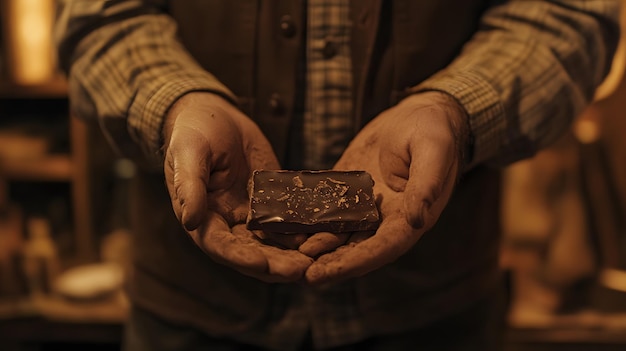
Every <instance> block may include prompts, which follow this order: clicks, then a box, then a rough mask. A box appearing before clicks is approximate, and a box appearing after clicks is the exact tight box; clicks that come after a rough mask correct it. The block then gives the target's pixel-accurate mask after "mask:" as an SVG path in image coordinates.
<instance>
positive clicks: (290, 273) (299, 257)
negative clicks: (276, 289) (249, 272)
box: [233, 225, 313, 283]
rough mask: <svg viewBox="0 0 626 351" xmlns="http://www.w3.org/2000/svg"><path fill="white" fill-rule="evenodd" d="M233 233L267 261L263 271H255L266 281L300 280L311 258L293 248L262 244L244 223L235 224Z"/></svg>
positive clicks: (259, 277)
mask: <svg viewBox="0 0 626 351" xmlns="http://www.w3.org/2000/svg"><path fill="white" fill-rule="evenodd" d="M233 234H234V235H235V236H237V238H240V240H241V241H242V242H244V243H246V244H248V245H250V246H252V247H254V248H255V249H257V250H258V251H259V252H261V253H262V254H263V256H264V258H265V260H266V262H267V266H266V269H265V271H263V272H256V274H255V275H254V276H255V277H256V278H257V279H260V280H263V281H265V282H268V283H286V282H295V281H298V280H301V279H302V278H303V277H304V272H305V271H306V269H307V268H308V267H309V266H310V265H311V263H312V262H313V260H312V259H311V258H310V257H307V256H305V255H303V254H301V253H300V252H298V251H295V250H284V249H280V248H277V247H274V246H269V245H264V244H263V243H262V242H260V241H259V240H258V239H257V238H256V237H255V235H254V234H253V233H252V232H251V231H249V230H247V229H246V228H245V226H244V225H239V226H235V227H234V228H233Z"/></svg>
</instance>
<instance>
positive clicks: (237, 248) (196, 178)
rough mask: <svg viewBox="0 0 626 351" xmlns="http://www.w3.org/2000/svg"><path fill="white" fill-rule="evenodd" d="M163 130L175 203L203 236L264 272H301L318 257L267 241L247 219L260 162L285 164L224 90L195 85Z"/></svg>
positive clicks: (231, 259)
mask: <svg viewBox="0 0 626 351" xmlns="http://www.w3.org/2000/svg"><path fill="white" fill-rule="evenodd" d="M163 137H164V150H165V161H164V170H165V180H166V184H167V188H168V191H169V194H170V198H171V201H172V207H173V209H174V213H175V214H176V216H177V218H178V220H179V221H180V222H181V223H182V225H183V226H184V227H185V229H186V230H187V232H188V233H189V235H190V236H191V238H192V239H193V240H194V241H195V243H196V244H197V245H198V246H199V247H200V248H201V249H202V250H203V251H204V252H205V253H206V254H207V255H209V256H210V257H211V258H212V259H213V260H214V261H216V262H218V263H221V264H224V265H227V266H230V267H232V268H233V269H235V270H237V271H239V272H241V273H243V274H246V275H249V276H252V277H255V278H257V279H260V280H263V281H266V282H290V281H297V280H299V279H301V278H302V277H303V275H304V272H305V271H306V269H307V268H308V267H309V265H310V264H311V263H312V259H311V258H309V257H307V256H305V255H303V254H302V253H300V252H298V251H296V250H286V249H280V248H277V247H274V246H270V245H266V244H264V243H263V242H262V241H261V240H260V239H259V238H258V237H257V236H256V235H255V234H254V233H252V232H251V231H249V230H247V229H246V227H245V221H246V216H247V212H248V192H247V184H248V179H249V177H250V174H251V172H252V170H254V169H279V168H280V167H279V164H278V160H277V159H276V156H275V154H274V152H273V151H272V147H271V146H270V144H269V142H268V141H267V139H266V138H265V136H264V135H263V134H262V132H261V130H260V129H259V128H258V126H257V125H256V124H255V123H254V122H252V121H251V120H250V119H249V118H248V117H246V116H245V115H244V114H243V113H242V112H241V111H239V110H238V109H237V108H235V107H234V106H233V105H232V104H230V103H229V102H228V101H226V100H225V99H223V98H222V97H220V96H218V95H215V94H212V93H207V92H193V93H188V94H186V95H184V96H183V97H181V98H180V99H179V100H178V101H177V102H176V103H175V104H174V106H173V107H172V108H171V109H170V111H169V113H168V115H167V117H166V120H165V123H164V126H163Z"/></svg>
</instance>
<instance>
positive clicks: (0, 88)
mask: <svg viewBox="0 0 626 351" xmlns="http://www.w3.org/2000/svg"><path fill="white" fill-rule="evenodd" d="M0 97H1V98H14V99H31V98H50V99H55V98H56V99H61V98H65V97H67V81H66V80H65V78H63V77H61V76H59V77H57V78H54V79H53V80H51V81H50V82H47V83H44V84H37V85H22V84H17V83H13V82H10V81H8V80H5V81H0Z"/></svg>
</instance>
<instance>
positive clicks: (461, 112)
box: [405, 90, 473, 173]
mask: <svg viewBox="0 0 626 351" xmlns="http://www.w3.org/2000/svg"><path fill="white" fill-rule="evenodd" d="M411 99H416V100H421V101H422V103H423V102H424V101H428V102H429V103H430V104H433V105H436V106H438V107H440V108H441V109H442V110H443V111H444V113H445V115H446V116H447V117H448V122H449V123H450V128H451V130H452V132H453V135H454V138H455V141H456V148H457V150H458V155H459V163H460V165H459V166H460V167H459V173H461V172H462V171H463V169H464V168H465V167H466V166H467V165H468V164H470V163H471V161H472V150H473V137H472V132H471V128H470V123H469V115H468V113H467V111H466V110H465V108H464V107H463V105H461V103H459V101H458V100H457V99H456V98H454V97H453V96H452V95H450V94H447V93H445V92H443V91H437V90H430V91H423V92H420V93H416V94H412V95H409V96H408V97H407V98H406V99H405V100H409V101H410V100H411Z"/></svg>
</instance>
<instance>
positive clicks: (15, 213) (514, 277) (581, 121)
mask: <svg viewBox="0 0 626 351" xmlns="http://www.w3.org/2000/svg"><path fill="white" fill-rule="evenodd" d="M53 21H54V0H0V349H1V350H8V351H17V350H20V351H22V350H86V349H89V350H119V343H120V340H121V336H122V329H123V327H122V326H123V322H124V319H125V318H126V312H127V307H128V303H127V300H126V297H125V295H124V291H123V287H124V277H125V275H126V274H127V272H128V261H129V249H130V240H129V238H130V235H131V233H130V231H129V229H128V219H127V217H126V209H127V206H128V199H127V191H126V187H127V184H128V182H129V181H130V180H131V179H132V177H133V175H134V166H133V164H132V163H131V162H130V161H128V160H125V159H120V158H117V157H116V156H115V155H114V154H113V153H112V152H111V150H110V149H109V148H108V146H107V144H106V142H105V141H104V140H103V138H102V136H100V134H99V132H98V130H97V128H94V126H89V125H86V124H85V123H84V122H83V121H79V120H77V119H74V118H72V117H71V115H70V111H69V110H68V101H67V84H66V82H65V80H64V79H63V76H62V75H61V74H60V72H59V71H58V69H57V68H56V62H55V55H54V53H53V51H54V50H53V38H52V31H51V28H52V25H53ZM622 22H623V23H626V11H625V12H624V14H623V15H622ZM622 33H623V36H624V37H626V32H625V31H624V30H622ZM624 39H626V38H624ZM624 39H623V40H622V41H623V42H622V43H620V47H619V49H618V54H617V56H616V58H615V60H614V63H613V67H612V70H611V73H610V75H609V77H608V78H607V79H606V81H605V82H604V84H603V85H602V86H601V87H600V88H599V89H598V91H597V94H596V99H595V101H594V103H593V104H592V105H591V106H590V107H589V108H588V109H587V110H586V111H584V113H582V114H581V115H580V116H579V117H578V118H577V120H576V121H575V123H574V125H573V127H572V129H571V131H570V132H569V133H567V134H566V135H564V136H563V137H562V138H561V139H560V140H559V141H558V142H557V143H555V144H554V145H553V146H552V147H550V148H549V149H546V150H544V151H542V152H541V153H539V154H538V155H536V156H535V157H534V158H532V159H529V160H525V161H522V162H518V163H516V164H514V165H512V166H510V167H509V168H507V169H506V171H505V179H504V183H503V189H502V190H503V191H502V193H503V198H502V212H501V216H502V225H503V229H504V237H503V240H502V255H501V265H502V268H503V270H504V271H505V272H506V276H507V282H508V291H509V311H508V316H509V318H508V332H507V336H506V338H507V339H506V350H507V351H518V350H624V349H626V220H625V218H626V137H625V136H624V134H625V133H624V132H625V131H626V118H624V115H623V114H624V111H625V110H626V78H625V77H624V70H625V68H626V41H625V40H624Z"/></svg>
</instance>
